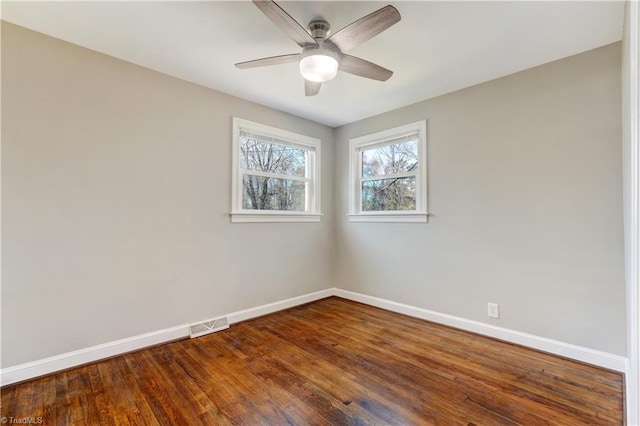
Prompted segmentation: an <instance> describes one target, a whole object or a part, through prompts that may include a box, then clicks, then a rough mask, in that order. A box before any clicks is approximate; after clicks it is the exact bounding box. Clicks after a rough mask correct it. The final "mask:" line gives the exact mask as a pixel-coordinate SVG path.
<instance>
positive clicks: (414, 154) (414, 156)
mask: <svg viewBox="0 0 640 426" xmlns="http://www.w3.org/2000/svg"><path fill="white" fill-rule="evenodd" d="M417 166H418V141H417V140H412V141H408V142H403V143H398V144H393V145H385V146H379V147H376V148H371V149H367V150H363V151H362V176H363V177H372V176H384V175H390V174H394V173H406V172H410V171H412V170H415V169H416V167H417Z"/></svg>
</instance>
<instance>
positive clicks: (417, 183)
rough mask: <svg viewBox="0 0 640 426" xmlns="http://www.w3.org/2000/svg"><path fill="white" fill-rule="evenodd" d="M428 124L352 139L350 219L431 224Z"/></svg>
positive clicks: (416, 124)
mask: <svg viewBox="0 0 640 426" xmlns="http://www.w3.org/2000/svg"><path fill="white" fill-rule="evenodd" d="M426 137H427V123H426V121H419V122H417V123H411V124H407V125H405V126H400V127H396V128H394V129H389V130H384V131H382V132H378V133H373V134H370V135H366V136H361V137H358V138H354V139H350V140H349V168H350V170H349V176H350V183H349V204H350V211H349V220H350V221H352V222H426V221H427V216H428V213H427V179H426V177H427V173H426V168H427V139H426Z"/></svg>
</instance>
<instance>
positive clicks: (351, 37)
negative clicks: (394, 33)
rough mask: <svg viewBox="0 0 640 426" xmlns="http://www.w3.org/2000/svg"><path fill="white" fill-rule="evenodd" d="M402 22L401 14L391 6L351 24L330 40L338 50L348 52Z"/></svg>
mask: <svg viewBox="0 0 640 426" xmlns="http://www.w3.org/2000/svg"><path fill="white" fill-rule="evenodd" d="M399 21H400V12H398V10H397V9H396V8H395V7H393V6H391V5H389V6H385V7H383V8H382V9H378V10H376V11H375V12H373V13H370V14H369V15H367V16H365V17H363V18H360V19H358V20H357V21H355V22H352V23H350V24H349V25H347V26H346V27H344V28H343V29H341V30H340V31H338V32H336V33H335V34H333V35H332V36H331V37H329V38H328V40H329V41H331V42H333V44H335V45H336V46H338V48H339V49H340V50H341V51H343V52H346V51H347V50H349V49H353V48H354V47H356V46H359V45H361V44H362V43H364V42H365V41H367V40H369V39H370V38H372V37H374V36H376V35H378V34H380V33H381V32H383V31H384V30H386V29H387V28H389V27H390V26H392V25H393V24H395V23H397V22H399Z"/></svg>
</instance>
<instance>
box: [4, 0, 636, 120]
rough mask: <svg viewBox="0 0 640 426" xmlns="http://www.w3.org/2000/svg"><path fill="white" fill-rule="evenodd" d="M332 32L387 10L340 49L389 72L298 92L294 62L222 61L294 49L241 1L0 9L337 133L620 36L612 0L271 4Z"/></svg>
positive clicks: (10, 17)
mask: <svg viewBox="0 0 640 426" xmlns="http://www.w3.org/2000/svg"><path fill="white" fill-rule="evenodd" d="M279 4H280V6H281V7H282V8H284V9H285V10H286V11H287V12H288V13H289V14H290V15H291V16H293V17H294V18H295V19H296V20H298V21H299V22H300V23H301V24H302V25H303V26H304V27H306V25H307V23H308V22H309V21H311V20H312V19H313V18H317V17H322V18H324V19H326V20H327V21H329V23H330V24H331V26H332V28H333V30H334V31H337V30H338V29H340V28H342V27H343V26H345V25H347V24H349V23H351V22H353V21H355V20H356V19H358V18H360V17H362V16H364V15H366V14H368V13H371V12H373V11H374V10H377V9H379V8H380V7H382V6H385V5H386V4H393V5H394V6H395V7H396V8H397V9H398V11H399V12H400V14H401V16H402V20H401V21H400V22H399V23H398V24H396V25H395V26H393V27H391V28H390V29H388V30H387V31H385V32H383V33H381V34H380V35H378V36H377V37H375V38H373V39H371V40H369V41H367V42H366V43H365V44H363V45H361V46H358V47H357V48H355V49H353V50H351V51H349V53H350V54H352V55H354V56H359V57H361V58H363V59H366V60H368V61H371V62H375V63H377V64H379V65H382V66H384V67H386V68H389V69H391V70H392V71H394V75H393V77H391V79H390V80H388V81H387V82H384V83H383V82H378V81H374V80H368V79H364V78H360V77H355V76H352V75H349V74H345V73H339V74H338V77H336V78H335V79H334V80H332V81H330V82H328V83H325V84H324V85H323V87H322V90H321V91H320V94H319V95H317V96H314V97H305V96H304V88H303V87H304V82H303V79H302V77H301V76H300V75H299V72H298V69H297V64H295V63H290V64H285V65H277V66H273V67H265V68H255V69H245V70H240V69H237V68H235V67H234V65H233V64H234V63H236V62H240V61H246V60H250V59H256V58H261V57H265V56H273V55H281V54H286V53H297V52H299V50H300V49H299V47H298V46H297V45H296V44H295V43H294V42H293V41H291V40H289V39H288V38H287V37H286V36H285V35H284V34H283V33H282V32H281V31H280V30H279V29H278V28H276V27H275V26H274V25H273V24H272V23H271V21H269V20H268V19H267V18H266V17H265V16H264V15H263V14H262V13H261V12H260V11H259V10H258V8H256V7H255V6H254V5H253V4H252V3H251V2H248V1H231V2H221V1H214V2H202V1H201V2H160V1H145V2H126V1H112V2H6V1H3V2H2V19H4V20H6V21H9V22H12V23H15V24H17V25H21V26H24V27H27V28H30V29H33V30H36V31H39V32H42V33H45V34H48V35H51V36H53V37H57V38H60V39H63V40H66V41H69V42H71V43H75V44H78V45H81V46H85V47H88V48H90V49H93V50H96V51H99V52H103V53H106V54H108V55H111V56H115V57H117V58H120V59H124V60H126V61H130V62H133V63H135V64H139V65H142V66H144V67H147V68H151V69H153V70H156V71H160V72H163V73H166V74H169V75H172V76H175V77H178V78H181V79H184V80H187V81H191V82H193V83H197V84H200V85H202V86H206V87H210V88H212V89H216V90H220V91H222V92H226V93H229V94H232V95H235V96H238V97H241V98H245V99H249V100H252V101H255V102H258V103H260V104H263V105H267V106H270V107H273V108H277V109H279V110H282V111H286V112H289V113H292V114H295V115H298V116H302V117H306V118H309V119H311V120H314V121H317V122H320V123H324V124H327V125H330V126H339V125H342V124H345V123H350V122H353V121H356V120H359V119H362V118H365V117H368V116H371V115H374V114H378V113H382V112H385V111H389V110H392V109H396V108H399V107H402V106H405V105H409V104H412V103H415V102H419V101H421V100H425V99H428V98H432V97H434V96H438V95H442V94H445V93H448V92H452V91H454V90H458V89H461V88H464V87H468V86H471V85H474V84H478V83H481V82H484V81H488V80H492V79H495V78H498V77H501V76H504V75H507V74H511V73H514V72H517V71H521V70H524V69H527V68H531V67H533V66H536V65H540V64H543V63H546V62H550V61H553V60H556V59H560V58H563V57H566V56H570V55H573V54H576V53H580V52H583V51H586V50H590V49H593V48H596V47H599V46H603V45H606V44H609V43H613V42H615V41H618V40H620V39H621V38H622V24H623V14H624V5H623V3H622V2H617V1H605V2H592V1H579V2H560V1H547V2H506V1H502V2H479V1H471V2H444V1H443V2H428V1H391V2H378V1H355V2H351V1H349V2H347V1H339V2H328V1H301V2H289V1H280V2H279Z"/></svg>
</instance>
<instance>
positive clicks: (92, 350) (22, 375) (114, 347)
mask: <svg viewBox="0 0 640 426" xmlns="http://www.w3.org/2000/svg"><path fill="white" fill-rule="evenodd" d="M185 337H189V326H188V325H181V326H178V327H172V328H165V329H164V330H157V331H152V332H150V333H145V334H139V335H137V336H133V337H127V338H125V339H120V340H114V341H112V342H107V343H103V344H100V345H96V346H91V347H88V348H84V349H79V350H77V351H73V352H67V353H64V354H60V355H55V356H52V357H49V358H44V359H39V360H37V361H32V362H26V363H24V364H19V365H15V366H13V367H7V368H3V369H2V370H1V371H0V385H2V386H4V385H9V384H11V383H17V382H22V381H25V380H29V379H33V378H36V377H40V376H44V375H46V374H51V373H54V372H56V371H61V370H67V369H69V368H73V367H77V366H79V365H83V364H88V363H91V362H95V361H98V360H101V359H105V358H110V357H112V356H116V355H121V354H125V353H128V352H132V351H136V350H138V349H142V348H146V347H149V346H154V345H158V344H160V343H166V342H170V341H173V340H178V339H182V338H185Z"/></svg>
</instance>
